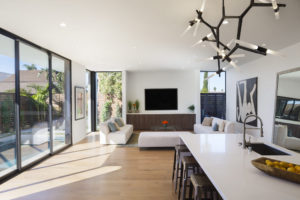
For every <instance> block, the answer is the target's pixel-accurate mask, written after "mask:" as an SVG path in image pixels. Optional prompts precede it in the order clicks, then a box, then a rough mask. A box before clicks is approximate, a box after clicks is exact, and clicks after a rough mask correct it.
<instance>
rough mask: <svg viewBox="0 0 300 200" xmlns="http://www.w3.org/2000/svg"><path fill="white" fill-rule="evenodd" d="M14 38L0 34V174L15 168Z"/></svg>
mask: <svg viewBox="0 0 300 200" xmlns="http://www.w3.org/2000/svg"><path fill="white" fill-rule="evenodd" d="M14 59H15V56H14V40H12V39H10V38H7V37H5V36H2V35H0V176H3V175H5V174H7V173H9V172H10V171H12V170H14V169H16V132H15V108H14V100H15V60H14Z"/></svg>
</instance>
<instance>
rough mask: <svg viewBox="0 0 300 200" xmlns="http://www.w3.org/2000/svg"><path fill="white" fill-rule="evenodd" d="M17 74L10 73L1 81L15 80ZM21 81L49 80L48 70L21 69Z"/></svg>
mask: <svg viewBox="0 0 300 200" xmlns="http://www.w3.org/2000/svg"><path fill="white" fill-rule="evenodd" d="M14 81H15V75H14V74H13V75H10V76H9V77H7V78H6V79H3V80H2V81H1V82H2V83H5V82H14ZM20 82H23V83H24V82H30V83H34V82H43V83H44V82H48V78H47V72H45V71H39V70H21V71H20Z"/></svg>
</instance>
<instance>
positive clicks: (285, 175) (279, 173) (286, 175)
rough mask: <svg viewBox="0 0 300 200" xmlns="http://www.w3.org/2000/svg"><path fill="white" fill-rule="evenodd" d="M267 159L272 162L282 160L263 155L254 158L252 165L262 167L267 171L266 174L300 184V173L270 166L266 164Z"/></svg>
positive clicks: (262, 169) (261, 168)
mask: <svg viewBox="0 0 300 200" xmlns="http://www.w3.org/2000/svg"><path fill="white" fill-rule="evenodd" d="M266 160H270V161H272V162H274V161H278V162H281V161H280V160H274V159H270V158H265V157H261V158H258V159H255V160H252V161H251V162H252V165H254V167H256V168H257V169H260V170H261V171H263V172H265V173H266V174H269V175H270V176H275V177H278V178H281V179H285V180H288V181H292V182H295V183H299V184H300V174H297V173H294V172H288V171H286V170H283V169H278V168H275V167H271V166H268V165H266ZM292 164H293V165H297V164H294V163H292Z"/></svg>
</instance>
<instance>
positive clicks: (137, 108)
mask: <svg viewBox="0 0 300 200" xmlns="http://www.w3.org/2000/svg"><path fill="white" fill-rule="evenodd" d="M134 104H135V112H136V113H138V112H139V111H140V102H139V100H135V102H134Z"/></svg>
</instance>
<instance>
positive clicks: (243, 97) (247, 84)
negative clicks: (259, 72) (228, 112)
mask: <svg viewBox="0 0 300 200" xmlns="http://www.w3.org/2000/svg"><path fill="white" fill-rule="evenodd" d="M236 92H237V93H236V121H237V122H240V123H243V122H244V120H245V118H246V116H247V115H251V114H253V115H257V77H256V78H250V79H247V80H242V81H238V82H237V86H236ZM247 124H249V125H251V126H257V119H256V118H249V119H248V120H247Z"/></svg>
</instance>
